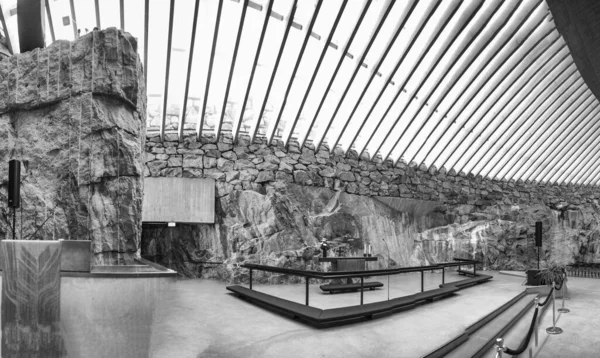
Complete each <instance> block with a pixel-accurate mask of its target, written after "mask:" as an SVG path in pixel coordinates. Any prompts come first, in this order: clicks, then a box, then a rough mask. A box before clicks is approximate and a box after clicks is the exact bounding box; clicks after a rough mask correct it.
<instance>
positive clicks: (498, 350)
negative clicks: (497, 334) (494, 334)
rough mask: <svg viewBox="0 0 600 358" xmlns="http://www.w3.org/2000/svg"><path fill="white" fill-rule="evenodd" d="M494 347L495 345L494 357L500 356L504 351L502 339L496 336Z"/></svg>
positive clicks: (499, 357)
mask: <svg viewBox="0 0 600 358" xmlns="http://www.w3.org/2000/svg"><path fill="white" fill-rule="evenodd" d="M494 347H496V358H502V353H503V352H504V339H502V338H497V339H496V344H495V346H494Z"/></svg>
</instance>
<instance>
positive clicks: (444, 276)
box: [442, 266, 446, 285]
mask: <svg viewBox="0 0 600 358" xmlns="http://www.w3.org/2000/svg"><path fill="white" fill-rule="evenodd" d="M445 283H446V266H442V285H443V284H445Z"/></svg>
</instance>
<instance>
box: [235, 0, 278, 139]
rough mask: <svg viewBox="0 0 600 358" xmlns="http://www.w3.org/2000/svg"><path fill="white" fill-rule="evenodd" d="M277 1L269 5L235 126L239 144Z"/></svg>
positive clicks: (272, 1)
mask: <svg viewBox="0 0 600 358" xmlns="http://www.w3.org/2000/svg"><path fill="white" fill-rule="evenodd" d="M274 2H275V0H270V1H269V4H268V5H267V11H266V12H265V19H264V21H263V26H262V30H261V32H260V39H259V40H258V47H257V49H256V54H255V55H254V61H253V64H252V67H251V70H250V78H249V80H248V86H246V92H245V94H244V100H243V101H242V105H241V106H240V115H239V116H238V121H237V124H235V125H234V126H233V132H232V135H233V140H234V142H237V138H238V134H239V132H240V127H241V126H242V122H243V121H244V111H245V109H246V104H247V103H248V98H249V96H250V88H251V87H252V83H253V81H254V74H255V73H256V66H257V65H258V58H259V55H260V51H261V49H262V46H263V42H264V39H265V34H266V33H267V26H268V25H269V19H270V18H271V16H270V14H271V9H273V3H274Z"/></svg>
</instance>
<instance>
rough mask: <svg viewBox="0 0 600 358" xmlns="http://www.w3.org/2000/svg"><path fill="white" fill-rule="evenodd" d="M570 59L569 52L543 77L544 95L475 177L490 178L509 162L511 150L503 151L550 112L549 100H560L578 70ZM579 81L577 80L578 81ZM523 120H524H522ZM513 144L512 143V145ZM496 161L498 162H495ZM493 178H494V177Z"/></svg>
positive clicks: (517, 121)
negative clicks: (498, 167)
mask: <svg viewBox="0 0 600 358" xmlns="http://www.w3.org/2000/svg"><path fill="white" fill-rule="evenodd" d="M567 59H569V54H568V52H567V54H566V55H565V56H564V57H563V58H562V59H561V60H560V61H559V62H558V64H557V65H556V66H554V67H552V68H551V69H550V71H548V73H547V74H546V75H544V76H542V77H543V80H542V86H545V87H544V89H543V91H542V93H540V94H539V95H538V96H537V97H536V98H535V100H534V101H533V102H532V103H531V104H530V105H528V106H527V107H526V110H525V111H522V112H521V113H520V114H519V115H518V116H517V117H516V118H515V119H514V120H513V121H512V123H511V127H512V124H516V123H520V124H519V125H518V126H517V128H515V130H514V131H513V132H512V133H511V132H508V131H505V132H504V133H502V136H501V137H500V138H502V137H504V136H506V135H508V138H507V139H506V140H505V141H503V142H502V144H501V145H500V147H499V148H497V149H496V150H495V151H493V153H492V156H491V157H490V158H489V160H488V163H487V164H485V165H484V166H483V167H482V168H481V169H480V170H479V171H478V172H477V173H475V175H479V174H482V175H483V176H489V175H490V173H492V172H493V171H494V169H495V168H496V167H497V166H498V165H499V164H500V163H502V162H503V161H504V160H508V159H507V158H508V151H509V150H510V149H508V148H507V149H506V150H504V151H502V149H504V148H505V147H508V146H511V147H512V146H513V145H514V144H515V143H516V142H517V141H518V140H519V139H520V138H521V137H522V135H523V134H524V133H527V131H528V130H529V129H530V128H531V127H532V126H531V125H532V124H535V123H536V122H537V121H538V120H539V119H540V118H541V117H542V116H543V115H544V113H546V111H548V110H549V109H550V107H551V105H552V103H548V102H549V100H550V99H551V98H553V97H554V96H556V97H555V98H554V99H555V100H556V99H558V98H559V97H560V95H561V93H562V92H558V90H559V89H561V88H562V86H564V85H565V84H567V83H568V82H567V81H568V80H569V79H570V78H571V77H573V76H574V75H575V74H576V73H577V70H576V69H575V70H573V68H572V67H571V65H572V64H573V63H572V62H565V60H567ZM563 62H565V63H566V65H564V66H565V67H564V68H563V69H562V70H561V71H560V73H559V74H557V75H555V76H551V75H552V73H554V72H555V71H558V70H559V69H560V68H561V67H562V66H563V65H562V64H563ZM569 69H571V71H570V72H568V74H567V76H565V78H564V79H563V80H562V82H559V79H560V77H561V76H562V75H563V74H564V73H567V70H569ZM576 80H577V79H575V81H576ZM553 83H557V84H556V86H555V87H554V89H552V87H551V85H552V84H553ZM545 93H547V95H546V96H545V97H544V96H543V95H544V94H545ZM536 101H538V102H539V104H538V105H537V106H536V107H535V109H533V110H531V108H532V107H533V106H534V103H535V102H536ZM546 103H548V104H547V106H546V108H545V109H543V110H542V112H541V113H540V114H538V116H537V117H536V119H535V120H533V119H532V118H533V116H534V114H535V113H536V112H537V111H538V110H540V109H542V106H543V105H545V104H546ZM528 110H531V111H530V113H528V114H526V112H527V111H528ZM521 118H522V120H520V119H521ZM525 125H527V126H526V129H525V132H521V130H522V128H523V127H524V126H525ZM511 142H512V143H511ZM498 156H499V157H500V158H498V159H496V157H498ZM494 159H496V160H494ZM489 163H494V164H493V165H492V167H491V168H490V169H489V170H488V171H487V172H486V173H485V174H483V171H484V170H485V168H487V167H488V165H489ZM492 177H493V176H492Z"/></svg>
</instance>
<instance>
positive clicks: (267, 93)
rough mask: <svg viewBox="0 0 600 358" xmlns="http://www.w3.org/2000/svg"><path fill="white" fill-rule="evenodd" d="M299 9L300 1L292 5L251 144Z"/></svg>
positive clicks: (296, 0) (252, 134) (252, 132)
mask: <svg viewBox="0 0 600 358" xmlns="http://www.w3.org/2000/svg"><path fill="white" fill-rule="evenodd" d="M297 7H298V0H294V3H293V4H292V9H291V12H290V16H289V18H288V22H287V24H286V26H285V32H284V33H283V38H282V39H281V45H280V46H279V52H278V53H277V59H276V60H275V65H274V66H273V71H271V77H270V78H269V85H268V86H267V92H266V93H265V98H264V100H263V103H262V105H261V107H260V111H259V112H258V117H257V118H256V119H255V122H254V129H252V130H251V133H250V143H252V142H254V138H256V133H257V132H258V128H260V122H261V120H262V117H263V114H264V112H265V108H266V106H267V103H268V102H269V95H270V94H271V89H272V88H273V81H274V80H275V76H276V75H277V69H278V68H279V62H280V61H281V56H282V55H283V50H284V49H285V44H286V42H287V38H288V35H289V33H290V28H291V27H292V22H293V20H294V16H295V15H296V8H297Z"/></svg>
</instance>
